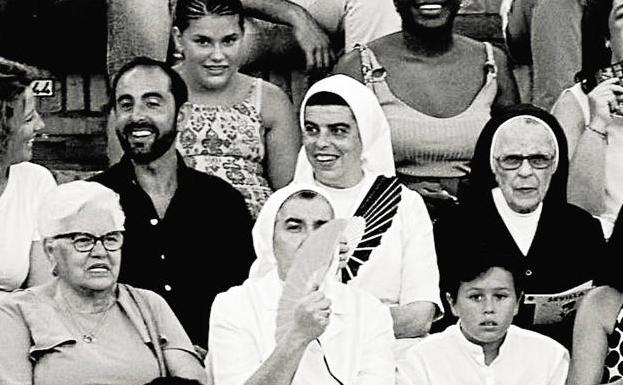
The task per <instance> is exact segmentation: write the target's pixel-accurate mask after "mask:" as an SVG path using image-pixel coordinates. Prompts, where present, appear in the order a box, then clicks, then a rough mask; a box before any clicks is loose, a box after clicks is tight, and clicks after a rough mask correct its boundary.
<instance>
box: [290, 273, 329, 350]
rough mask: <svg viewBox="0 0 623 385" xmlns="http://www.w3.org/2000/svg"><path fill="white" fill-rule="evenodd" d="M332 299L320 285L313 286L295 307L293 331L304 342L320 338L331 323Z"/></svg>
mask: <svg viewBox="0 0 623 385" xmlns="http://www.w3.org/2000/svg"><path fill="white" fill-rule="evenodd" d="M330 315H331V300H330V299H329V298H327V297H325V295H324V293H323V292H322V291H320V290H318V285H315V284H314V286H313V287H312V288H311V290H310V291H309V293H308V294H307V295H306V296H305V297H303V298H302V299H301V300H300V301H299V303H298V304H297V306H296V307H295V309H294V324H293V325H292V330H291V332H292V333H293V334H294V335H295V337H298V338H299V340H301V341H303V342H304V343H309V342H311V341H313V340H314V339H316V338H318V337H319V336H320V335H321V334H322V333H323V332H324V331H325V329H326V328H327V325H329V316H330Z"/></svg>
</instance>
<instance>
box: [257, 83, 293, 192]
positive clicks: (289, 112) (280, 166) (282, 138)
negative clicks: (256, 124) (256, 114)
mask: <svg viewBox="0 0 623 385" xmlns="http://www.w3.org/2000/svg"><path fill="white" fill-rule="evenodd" d="M262 91H263V92H262V93H263V97H262V98H263V100H264V102H262V111H261V115H262V120H263V123H264V127H265V128H266V134H265V144H266V146H265V148H266V166H267V167H266V168H267V174H268V180H269V181H270V185H271V187H272V188H273V189H274V190H277V189H280V188H282V187H284V186H285V185H287V184H288V183H290V182H291V181H292V178H294V168H295V167H296V159H297V156H298V153H299V150H300V149H301V130H300V129H299V127H298V122H297V119H296V114H295V112H294V107H293V106H292V103H290V100H289V99H288V97H287V95H286V94H285V93H284V92H283V91H281V89H279V88H278V87H276V86H273V85H272V84H270V83H264V87H263V88H262Z"/></svg>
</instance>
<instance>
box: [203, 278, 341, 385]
mask: <svg viewBox="0 0 623 385" xmlns="http://www.w3.org/2000/svg"><path fill="white" fill-rule="evenodd" d="M236 289H240V290H244V288H236ZM236 293H239V292H236ZM330 305H331V301H330V300H329V299H328V298H326V297H325V296H324V294H323V293H322V292H320V291H319V290H318V288H317V287H315V288H313V289H312V290H311V291H310V293H309V294H308V295H306V296H305V297H304V298H302V299H301V300H300V301H299V303H298V304H297V306H296V307H295V310H294V322H293V323H292V326H291V328H290V329H289V330H288V331H287V332H286V333H285V335H284V336H283V337H282V338H281V340H279V341H277V343H276V345H275V348H274V350H273V351H272V353H271V354H270V356H269V357H268V358H267V359H266V360H264V361H262V359H261V357H260V352H258V351H257V341H256V337H257V336H255V335H254V334H253V333H254V332H253V331H254V330H257V326H258V325H254V324H252V323H255V322H257V319H258V318H257V317H256V316H254V315H253V314H249V313H250V311H252V310H251V309H252V308H253V306H252V305H251V304H249V303H247V302H245V301H244V300H243V299H242V298H238V296H237V295H235V294H232V293H225V294H221V295H219V296H217V297H216V299H215V300H214V304H213V306H212V312H211V315H210V339H209V351H210V359H211V364H212V368H213V373H214V381H215V383H216V384H219V385H240V384H243V383H244V384H245V385H256V384H262V385H264V384H271V385H290V384H291V382H292V378H293V377H294V375H295V373H296V370H297V368H298V365H299V362H300V361H301V358H302V357H303V354H304V353H305V350H306V349H307V346H308V345H309V343H310V342H311V341H313V340H314V339H316V338H318V336H320V335H321V334H322V333H323V332H324V330H325V329H326V327H327V325H328V324H329V314H330V311H329V308H330ZM239 307H241V308H239Z"/></svg>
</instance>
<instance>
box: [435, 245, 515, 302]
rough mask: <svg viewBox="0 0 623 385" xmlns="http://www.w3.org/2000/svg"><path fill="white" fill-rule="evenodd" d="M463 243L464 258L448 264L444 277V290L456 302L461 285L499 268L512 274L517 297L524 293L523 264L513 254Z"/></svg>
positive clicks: (443, 272)
mask: <svg viewBox="0 0 623 385" xmlns="http://www.w3.org/2000/svg"><path fill="white" fill-rule="evenodd" d="M470 243H471V242H467V243H463V245H462V246H463V247H461V249H462V250H463V251H462V252H461V254H462V255H464V256H465V257H464V258H456V259H455V261H456V263H454V264H452V263H451V264H448V266H447V267H446V269H445V271H442V272H441V274H442V275H444V277H443V278H444V285H443V286H444V290H445V291H446V292H447V293H449V294H450V295H451V296H452V299H453V301H456V298H457V296H458V292H459V288H460V287H461V284H463V283H466V282H471V281H473V280H474V279H477V278H479V277H481V276H483V275H484V274H485V273H487V272H488V271H489V270H490V269H492V268H494V267H499V268H501V269H504V270H506V271H508V272H509V273H511V275H512V276H513V286H514V289H515V294H516V295H517V297H519V296H520V295H521V293H523V291H524V278H523V271H524V269H523V264H522V263H521V261H518V260H517V257H514V256H512V254H511V253H507V252H504V251H502V250H499V251H496V250H490V249H489V248H488V247H487V246H486V245H485V244H483V243H479V244H475V243H471V244H470Z"/></svg>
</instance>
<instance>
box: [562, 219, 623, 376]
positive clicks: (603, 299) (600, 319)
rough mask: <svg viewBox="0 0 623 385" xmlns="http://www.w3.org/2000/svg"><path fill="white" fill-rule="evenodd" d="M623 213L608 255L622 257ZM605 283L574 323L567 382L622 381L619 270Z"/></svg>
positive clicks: (622, 300)
mask: <svg viewBox="0 0 623 385" xmlns="http://www.w3.org/2000/svg"><path fill="white" fill-rule="evenodd" d="M622 246H623V213H619V216H618V218H617V220H616V223H615V225H614V232H613V233H612V237H611V238H610V241H609V242H608V257H609V258H611V260H612V261H617V260H619V259H620V258H621V250H622ZM602 283H603V284H604V285H607V286H601V287H598V288H595V289H593V290H592V291H591V292H589V293H588V294H587V295H586V297H585V298H584V299H583V300H582V302H581V303H580V307H579V309H578V314H577V316H576V317H575V325H574V326H573V351H572V355H571V367H570V368H569V379H568V381H567V384H568V385H597V384H614V385H620V384H621V383H623V366H621V354H622V353H623V352H622V350H621V336H622V334H623V285H622V284H621V276H620V274H619V272H618V269H610V271H608V272H605V277H604V280H603V281H602Z"/></svg>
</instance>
